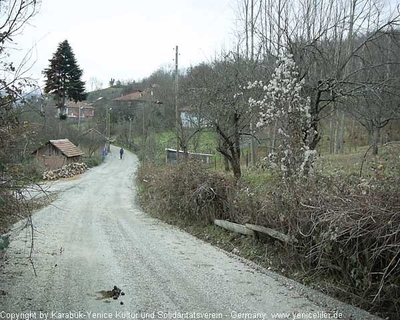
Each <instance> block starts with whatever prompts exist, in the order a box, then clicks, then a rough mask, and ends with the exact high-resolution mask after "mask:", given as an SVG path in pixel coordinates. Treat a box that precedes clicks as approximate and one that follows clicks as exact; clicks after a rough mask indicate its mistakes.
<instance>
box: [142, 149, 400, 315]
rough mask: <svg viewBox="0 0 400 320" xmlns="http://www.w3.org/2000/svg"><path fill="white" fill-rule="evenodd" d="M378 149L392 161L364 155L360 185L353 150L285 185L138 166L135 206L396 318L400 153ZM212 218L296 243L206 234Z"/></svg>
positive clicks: (359, 157) (358, 157)
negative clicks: (262, 229)
mask: <svg viewBox="0 0 400 320" xmlns="http://www.w3.org/2000/svg"><path fill="white" fill-rule="evenodd" d="M386 148H391V149H392V150H390V155H391V157H389V159H392V160H389V159H388V158H387V157H386V154H385V152H383V154H382V155H381V156H377V157H373V156H371V155H369V156H368V157H367V158H366V160H365V162H366V163H367V165H365V164H364V172H363V175H362V176H361V177H360V176H359V172H360V171H359V170H360V166H361V162H362V161H363V158H364V153H362V152H358V153H355V154H351V155H342V156H341V157H338V156H336V155H333V156H326V157H324V159H319V160H321V161H317V167H318V169H317V170H316V172H315V173H314V174H313V176H311V177H308V178H306V179H304V180H302V181H301V183H291V182H290V181H284V180H282V179H280V178H278V177H277V175H276V172H274V171H271V170H270V169H266V170H261V169H252V170H249V171H248V172H246V173H244V175H243V179H242V180H240V181H239V182H236V181H235V179H234V178H233V177H232V175H231V174H226V173H224V172H221V171H214V170H210V169H209V168H207V167H205V166H204V165H203V164H201V163H199V162H192V161H188V162H184V163H182V164H180V165H179V166H178V167H174V166H167V167H163V166H154V165H151V164H146V165H143V166H141V167H140V169H139V172H138V176H137V180H138V183H139V184H140V198H141V203H142V205H143V207H144V209H145V210H147V212H149V213H150V214H152V215H153V216H155V217H157V218H160V219H162V220H164V221H167V222H168V223H172V224H175V225H178V226H180V227H182V228H184V229H185V230H187V231H189V232H191V233H192V234H194V235H196V236H198V237H200V238H202V239H204V240H206V241H209V242H211V243H212V244H215V245H217V246H220V247H222V248H224V249H226V250H228V251H230V252H233V253H235V254H239V255H241V256H243V257H245V258H249V259H251V260H253V261H255V262H256V263H259V264H261V265H262V266H264V267H266V268H268V269H272V270H275V271H277V272H279V273H282V274H283V275H286V276H289V277H291V278H293V279H295V280H298V281H300V282H302V283H304V284H306V285H308V286H311V287H313V288H315V289H318V290H321V291H323V292H325V293H327V294H330V295H333V296H335V297H338V298H339V299H341V300H344V301H346V302H350V303H352V304H354V305H356V306H359V307H361V308H364V309H367V310H370V311H371V312H373V313H376V314H378V315H380V316H383V317H386V316H389V317H390V318H393V319H395V318H396V317H397V315H398V313H397V309H398V308H399V305H398V304H397V302H396V301H399V294H400V291H399V287H398V283H399V281H400V279H399V277H400V273H399V269H398V262H399V257H398V254H399V250H400V242H399V232H400V218H399V206H398V198H399V196H400V181H399V180H400V178H399V177H400V175H399V174H398V173H399V172H400V171H399V170H400V165H399V161H398V160H397V159H398V157H399V156H400V145H398V146H397V147H396V148H394V147H393V148H392V147H389V146H387V147H384V148H383V150H385V149H386ZM393 149H395V150H393ZM338 158H341V159H342V160H343V162H341V161H338ZM348 158H352V159H353V160H352V161H350V162H349V160H348ZM323 163H328V165H327V166H325V165H324V164H323ZM343 163H346V167H344V166H343V165H342V164H343ZM348 165H350V166H348ZM393 170H396V171H395V172H397V174H396V175H393V174H392V173H393ZM214 219H223V220H228V221H231V222H236V223H239V224H245V223H251V224H256V225H262V226H267V227H269V228H273V229H275V230H277V231H279V232H282V233H284V234H287V235H290V236H291V237H292V238H293V239H296V242H294V243H282V242H280V241H278V240H276V239H273V238H270V237H267V236H265V237H261V238H259V239H257V240H256V239H253V238H252V237H248V236H243V235H239V234H235V233H232V232H229V231H227V230H224V229H222V228H220V227H217V226H214V224H213V221H214Z"/></svg>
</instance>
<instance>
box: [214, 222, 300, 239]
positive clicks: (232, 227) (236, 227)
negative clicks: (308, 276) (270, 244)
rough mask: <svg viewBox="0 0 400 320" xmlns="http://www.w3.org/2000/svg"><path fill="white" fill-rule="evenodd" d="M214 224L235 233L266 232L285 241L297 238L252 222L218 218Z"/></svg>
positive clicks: (252, 233)
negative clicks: (235, 221) (240, 222)
mask: <svg viewBox="0 0 400 320" xmlns="http://www.w3.org/2000/svg"><path fill="white" fill-rule="evenodd" d="M214 224H215V225H217V226H219V227H221V228H224V229H227V230H229V231H233V232H236V233H241V234H245V235H249V236H254V237H257V236H258V233H262V234H266V235H268V236H270V237H272V238H274V239H277V240H280V241H282V242H285V243H295V242H297V240H296V239H295V238H291V237H289V236H288V235H286V234H284V233H282V232H279V231H276V230H274V229H270V228H266V227H263V226H257V225H254V224H249V223H246V225H241V224H237V223H233V222H229V221H225V220H218V219H216V220H214Z"/></svg>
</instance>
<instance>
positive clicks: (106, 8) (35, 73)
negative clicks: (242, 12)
mask: <svg viewBox="0 0 400 320" xmlns="http://www.w3.org/2000/svg"><path fill="white" fill-rule="evenodd" d="M234 3H235V1H232V0H111V1H110V0H107V1H105V0H68V1H66V0H42V5H41V9H40V11H39V13H38V14H37V15H36V16H35V17H34V18H33V19H32V20H31V21H30V25H29V26H27V27H26V28H25V29H24V31H23V35H21V36H19V37H18V38H16V39H15V42H16V43H17V46H18V47H19V48H23V49H22V50H20V51H19V52H16V53H14V57H16V58H19V59H20V58H21V57H22V55H23V54H24V53H26V51H27V50H28V49H29V48H30V47H32V46H34V45H36V46H35V48H34V50H33V56H32V61H36V62H35V64H34V66H33V67H32V69H31V71H30V73H29V75H31V76H32V77H33V78H35V79H39V83H40V85H42V84H43V76H42V75H41V72H42V70H43V69H44V68H46V67H48V64H49V62H48V60H49V59H50V58H51V57H52V55H53V53H54V52H55V51H56V49H57V46H58V44H59V43H60V42H62V41H63V40H65V39H67V40H68V41H69V43H70V45H71V47H72V49H73V51H74V53H75V57H76V59H77V61H78V63H79V65H80V67H81V68H82V69H83V71H84V75H83V80H84V81H87V90H91V86H90V84H89V80H90V78H92V77H96V78H98V79H99V80H100V81H102V82H103V87H107V86H108V81H109V80H110V78H115V79H120V80H129V79H135V80H139V79H142V78H144V77H147V76H149V75H150V74H151V73H152V72H153V71H155V70H157V69H158V68H159V67H161V66H167V65H171V66H172V65H173V63H174V62H173V59H174V57H175V51H174V50H173V49H174V48H175V45H178V46H179V52H180V57H179V65H180V66H182V67H188V66H190V65H195V64H198V63H199V62H201V61H206V60H209V59H210V58H211V57H212V56H213V55H214V54H215V52H220V51H221V49H222V48H226V49H229V48H231V43H232V39H233V29H234V19H235V18H234Z"/></svg>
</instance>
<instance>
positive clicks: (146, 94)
mask: <svg viewBox="0 0 400 320" xmlns="http://www.w3.org/2000/svg"><path fill="white" fill-rule="evenodd" d="M113 101H114V102H115V104H116V105H117V106H125V107H137V106H139V105H141V104H143V103H153V104H162V102H161V101H158V100H156V99H154V96H153V90H144V91H140V90H138V91H136V92H133V93H130V94H126V95H124V96H121V97H118V98H115V99H114V100H113Z"/></svg>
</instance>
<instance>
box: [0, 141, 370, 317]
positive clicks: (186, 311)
mask: <svg viewBox="0 0 400 320" xmlns="http://www.w3.org/2000/svg"><path fill="white" fill-rule="evenodd" d="M137 166H138V160H137V158H136V156H135V155H133V154H132V153H130V152H125V154H124V158H123V159H122V160H120V159H119V154H118V149H117V148H115V147H112V153H110V154H109V155H108V156H107V159H106V161H105V162H104V164H102V165H101V166H99V167H96V168H93V169H91V170H89V171H88V172H86V173H85V174H83V175H81V176H80V178H78V179H72V180H67V181H59V182H56V183H52V184H51V185H49V190H50V191H51V192H57V193H58V197H57V199H56V200H55V201H54V202H53V203H52V204H51V205H49V206H47V207H45V208H43V209H42V210H40V211H38V212H36V213H35V214H34V216H33V226H34V230H35V231H34V233H33V239H34V242H33V254H32V262H33V265H32V263H31V261H30V260H29V258H28V257H29V254H30V250H31V229H30V228H29V227H28V228H23V227H22V226H23V225H24V224H22V223H20V224H17V225H15V227H14V229H13V230H12V231H11V232H10V246H9V248H8V249H7V252H6V257H5V259H4V260H3V261H2V262H1V268H0V292H1V293H2V294H1V295H0V311H2V312H0V318H3V319H5V318H7V317H8V319H11V318H12V317H14V318H15V319H16V317H17V316H19V319H20V318H21V316H22V318H25V319H26V318H36V319H39V318H40V317H41V318H42V319H46V316H47V319H50V318H53V319H54V318H57V319H60V318H63V319H65V318H68V319H72V318H74V319H95V318H100V319H109V318H112V319H134V318H139V319H140V318H155V319H176V318H178V319H180V318H189V319H193V318H207V317H208V318H210V317H211V318H212V317H213V316H214V317H219V318H223V319H271V318H272V317H273V315H274V313H285V312H286V313H288V314H287V317H284V315H281V316H282V317H281V319H293V317H295V318H296V317H297V318H299V319H300V317H301V316H302V317H303V319H306V317H307V316H308V317H309V318H310V316H311V318H314V319H325V318H328V314H327V313H328V312H332V313H331V314H332V315H334V312H335V311H336V312H341V313H342V315H343V317H342V319H350V318H351V319H375V318H374V317H372V316H371V315H369V314H368V313H366V312H364V311H361V310H359V309H356V308H353V307H350V306H347V305H344V304H342V303H339V302H338V301H336V300H334V299H330V298H327V297H326V296H324V295H322V294H319V293H316V292H315V291H312V290H309V289H306V288H304V287H303V286H300V285H298V284H296V283H294V282H293V281H290V280H288V279H286V278H283V277H280V276H277V275H275V274H273V273H271V272H268V271H266V270H263V269H261V268H258V267H256V266H254V265H253V264H252V263H250V262H248V261H246V260H243V259H239V258H237V257H236V256H234V255H232V254H228V253H226V252H224V251H222V250H220V249H217V248H214V247H213V246H211V245H209V244H207V243H205V242H203V241H201V240H199V239H197V238H195V237H193V236H191V235H189V234H187V233H185V232H182V231H180V230H178V229H177V228H175V227H172V226H169V225H167V224H165V223H163V222H160V221H159V220H156V219H153V218H151V217H149V216H148V215H147V214H146V213H144V212H143V211H142V210H141V209H140V207H139V206H138V204H137V202H136V196H135V195H136V185H135V170H136V168H137ZM33 266H34V268H33ZM34 269H35V270H36V273H37V276H35V274H34ZM115 288H117V289H118V290H119V291H118V294H115V290H116V289H115ZM113 290H114V291H113ZM107 292H108V293H107ZM110 292H112V294H110ZM121 293H123V294H121ZM24 312H28V314H26V313H24Z"/></svg>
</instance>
